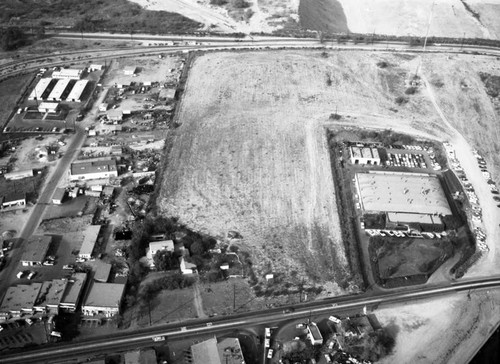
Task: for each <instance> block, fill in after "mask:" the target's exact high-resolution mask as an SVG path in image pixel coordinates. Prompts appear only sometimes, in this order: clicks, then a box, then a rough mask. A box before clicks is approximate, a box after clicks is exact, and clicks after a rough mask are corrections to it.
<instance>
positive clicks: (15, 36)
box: [0, 27, 26, 51]
mask: <svg viewBox="0 0 500 364" xmlns="http://www.w3.org/2000/svg"><path fill="white" fill-rule="evenodd" d="M0 44H1V46H2V49H3V50H4V51H11V50H14V49H17V48H19V47H21V46H23V45H25V44H26V35H25V34H24V33H23V31H22V30H21V29H19V28H17V27H9V28H7V29H5V30H1V31H0Z"/></svg>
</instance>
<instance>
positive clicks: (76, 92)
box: [67, 80, 89, 100]
mask: <svg viewBox="0 0 500 364" xmlns="http://www.w3.org/2000/svg"><path fill="white" fill-rule="evenodd" d="M88 83H89V81H87V80H80V81H76V83H75V85H74V86H73V89H72V90H71V92H70V93H69V95H68V97H67V99H68V100H79V99H80V97H81V96H82V93H83V91H84V90H85V87H87V84H88Z"/></svg>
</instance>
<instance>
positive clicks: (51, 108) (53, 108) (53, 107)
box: [38, 102, 59, 114]
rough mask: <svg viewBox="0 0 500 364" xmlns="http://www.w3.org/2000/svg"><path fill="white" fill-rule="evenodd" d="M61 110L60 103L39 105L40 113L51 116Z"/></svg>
mask: <svg viewBox="0 0 500 364" xmlns="http://www.w3.org/2000/svg"><path fill="white" fill-rule="evenodd" d="M58 110H59V103H58V102H42V103H41V104H40V105H38V111H39V112H41V113H42V114H44V113H46V112H48V113H51V114H55V113H56V112H57V111H58Z"/></svg>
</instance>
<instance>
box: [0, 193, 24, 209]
mask: <svg viewBox="0 0 500 364" xmlns="http://www.w3.org/2000/svg"><path fill="white" fill-rule="evenodd" d="M0 202H1V204H2V205H1V206H2V209H8V208H12V207H25V206H26V194H25V193H24V192H12V193H10V194H8V195H7V196H1V197H0Z"/></svg>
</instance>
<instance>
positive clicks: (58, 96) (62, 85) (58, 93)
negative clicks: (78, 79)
mask: <svg viewBox="0 0 500 364" xmlns="http://www.w3.org/2000/svg"><path fill="white" fill-rule="evenodd" d="M69 86H70V80H69V79H63V80H59V81H57V83H56V86H55V87H54V89H53V90H52V92H51V93H50V95H49V97H48V98H47V100H49V101H61V100H63V98H64V97H63V94H64V93H65V92H66V89H67V88H69Z"/></svg>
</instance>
